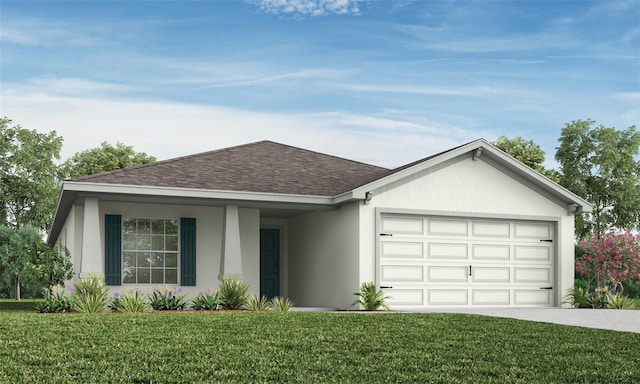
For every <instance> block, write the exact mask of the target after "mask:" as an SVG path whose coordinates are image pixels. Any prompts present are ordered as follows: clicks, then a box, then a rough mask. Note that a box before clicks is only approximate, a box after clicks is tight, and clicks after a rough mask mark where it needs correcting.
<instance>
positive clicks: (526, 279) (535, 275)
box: [513, 267, 551, 284]
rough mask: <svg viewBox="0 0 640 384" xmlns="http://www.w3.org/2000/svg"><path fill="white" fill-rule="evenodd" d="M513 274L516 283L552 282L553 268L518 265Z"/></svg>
mask: <svg viewBox="0 0 640 384" xmlns="http://www.w3.org/2000/svg"><path fill="white" fill-rule="evenodd" d="M513 275H514V277H513V282H514V283H540V284H551V268H530V267H521V268H519V267H516V268H514V272H513Z"/></svg>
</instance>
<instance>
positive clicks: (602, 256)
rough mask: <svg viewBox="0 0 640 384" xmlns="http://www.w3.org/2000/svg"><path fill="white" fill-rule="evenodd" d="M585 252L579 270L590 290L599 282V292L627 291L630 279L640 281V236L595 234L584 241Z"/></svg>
mask: <svg viewBox="0 0 640 384" xmlns="http://www.w3.org/2000/svg"><path fill="white" fill-rule="evenodd" d="M581 245H582V249H583V250H584V253H583V254H581V255H580V256H579V257H577V258H576V271H577V272H578V274H579V275H580V276H582V277H584V278H586V279H587V288H588V287H590V286H591V283H593V282H595V284H596V290H601V291H611V292H616V291H619V292H620V294H622V293H623V291H624V286H623V284H622V283H623V282H624V281H625V280H627V279H634V280H638V279H640V235H638V236H636V235H634V234H632V233H630V232H624V233H620V234H617V235H616V234H613V233H605V234H597V233H596V234H594V235H592V236H590V237H588V238H587V239H585V240H584V241H583V242H582V244H581Z"/></svg>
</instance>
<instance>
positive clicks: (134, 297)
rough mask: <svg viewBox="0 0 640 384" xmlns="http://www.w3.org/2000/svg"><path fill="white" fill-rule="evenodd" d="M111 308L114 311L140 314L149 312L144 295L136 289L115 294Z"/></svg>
mask: <svg viewBox="0 0 640 384" xmlns="http://www.w3.org/2000/svg"><path fill="white" fill-rule="evenodd" d="M109 308H111V310H113V311H118V312H127V313H138V312H146V311H148V310H149V304H147V302H146V300H145V297H144V293H142V292H140V291H139V290H138V289H137V288H136V289H131V288H129V289H125V290H124V291H122V293H121V294H117V293H116V294H115V295H114V296H113V298H112V299H111V303H110V304H109Z"/></svg>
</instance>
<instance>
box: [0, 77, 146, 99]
mask: <svg viewBox="0 0 640 384" xmlns="http://www.w3.org/2000/svg"><path fill="white" fill-rule="evenodd" d="M3 88H4V90H3V93H5V94H9V95H20V94H24V93H31V94H40V95H56V96H76V97H86V96H88V95H91V96H95V95H107V94H109V95H111V94H118V93H120V94H121V93H126V92H133V91H136V90H138V89H136V88H134V87H132V86H129V85H122V84H114V83H105V82H100V81H93V80H88V79H81V78H57V77H37V78H33V79H29V80H28V81H26V82H25V83H24V84H20V85H17V84H12V83H5V84H4V87H3Z"/></svg>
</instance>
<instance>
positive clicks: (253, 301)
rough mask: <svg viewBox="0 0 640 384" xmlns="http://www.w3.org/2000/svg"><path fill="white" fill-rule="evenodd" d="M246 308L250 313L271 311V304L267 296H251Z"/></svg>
mask: <svg viewBox="0 0 640 384" xmlns="http://www.w3.org/2000/svg"><path fill="white" fill-rule="evenodd" d="M245 308H246V309H248V310H250V311H268V310H270V309H271V303H270V302H269V299H267V297H266V296H258V295H254V294H251V295H249V297H248V298H247V305H246V307H245Z"/></svg>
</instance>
